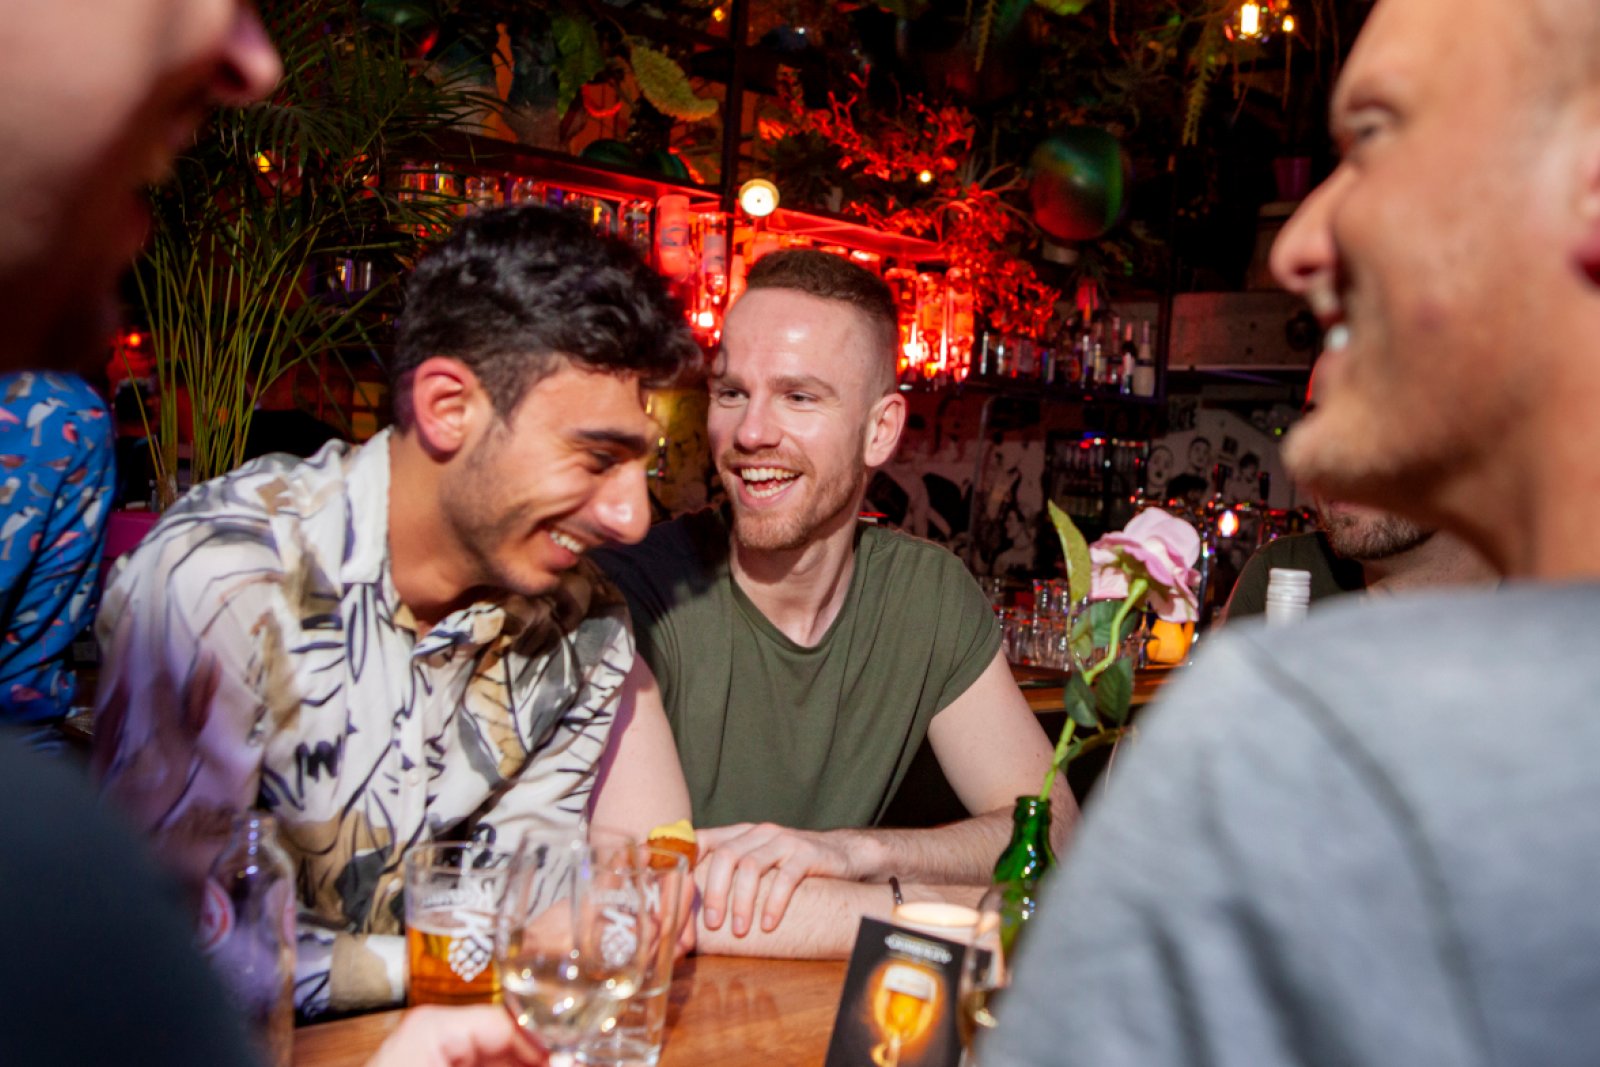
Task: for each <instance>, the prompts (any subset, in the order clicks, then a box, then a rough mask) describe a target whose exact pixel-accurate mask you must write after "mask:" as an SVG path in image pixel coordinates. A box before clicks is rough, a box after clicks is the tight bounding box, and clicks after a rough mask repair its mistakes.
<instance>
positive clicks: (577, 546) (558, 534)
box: [549, 530, 586, 556]
mask: <svg viewBox="0 0 1600 1067" xmlns="http://www.w3.org/2000/svg"><path fill="white" fill-rule="evenodd" d="M549 533H550V540H552V541H554V542H555V543H556V544H558V545H560V546H561V547H562V548H564V549H566V550H567V551H568V552H571V553H572V554H573V555H574V556H581V555H583V552H584V548H585V547H586V546H585V545H584V543H583V542H582V541H580V540H578V539H577V538H576V537H573V536H572V535H571V534H569V533H564V532H562V531H561V530H551V531H549Z"/></svg>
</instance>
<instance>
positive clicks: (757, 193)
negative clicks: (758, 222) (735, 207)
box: [739, 178, 778, 219]
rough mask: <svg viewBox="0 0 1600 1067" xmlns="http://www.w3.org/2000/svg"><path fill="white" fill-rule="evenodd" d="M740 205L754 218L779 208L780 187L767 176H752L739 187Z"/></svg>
mask: <svg viewBox="0 0 1600 1067" xmlns="http://www.w3.org/2000/svg"><path fill="white" fill-rule="evenodd" d="M739 206H740V207H741V208H743V209H744V213H745V214H746V215H749V216H750V217H751V218H753V219H764V218H766V217H767V216H768V215H770V214H772V213H773V212H774V211H776V210H778V187H777V186H776V185H773V184H772V183H771V182H769V181H767V180H766V179H765V178H751V179H750V180H749V181H747V182H745V183H744V184H743V185H741V186H740V187H739Z"/></svg>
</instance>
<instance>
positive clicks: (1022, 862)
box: [994, 797, 1056, 959]
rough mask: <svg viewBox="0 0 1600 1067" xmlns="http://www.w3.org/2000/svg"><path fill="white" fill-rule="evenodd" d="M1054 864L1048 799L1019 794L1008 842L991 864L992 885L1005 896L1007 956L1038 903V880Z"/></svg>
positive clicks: (1002, 928) (1003, 943) (1003, 945)
mask: <svg viewBox="0 0 1600 1067" xmlns="http://www.w3.org/2000/svg"><path fill="white" fill-rule="evenodd" d="M1055 865H1056V856H1055V853H1054V852H1052V851H1050V802H1049V801H1048V800H1041V799H1040V798H1038V797H1018V798H1017V806H1016V809H1015V810H1014V811H1013V812H1012V815H1011V843H1010V844H1009V845H1007V846H1006V848H1005V851H1004V852H1002V853H1000V859H999V860H997V861H996V862H995V865H994V881H995V885H996V886H998V887H999V888H1000V891H1001V893H1002V894H1003V895H1004V897H1005V906H1004V910H1003V912H1002V914H1001V918H1000V946H1001V949H1002V951H1004V952H1005V954H1006V957H1007V958H1008V959H1009V958H1010V956H1011V952H1012V948H1013V946H1014V945H1015V944H1016V940H1017V935H1018V934H1019V933H1020V932H1021V930H1022V927H1023V926H1024V925H1025V924H1026V923H1027V921H1028V920H1029V919H1030V918H1032V917H1033V912H1034V909H1035V908H1036V907H1037V906H1038V900H1039V881H1040V879H1042V878H1043V877H1044V875H1045V873H1046V872H1047V871H1049V870H1050V868H1052V867H1054V866H1055Z"/></svg>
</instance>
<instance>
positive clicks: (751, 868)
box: [695, 823, 875, 937]
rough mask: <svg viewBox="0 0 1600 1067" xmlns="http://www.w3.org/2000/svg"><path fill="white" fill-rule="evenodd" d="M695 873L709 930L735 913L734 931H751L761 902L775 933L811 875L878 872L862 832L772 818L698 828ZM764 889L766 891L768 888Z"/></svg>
mask: <svg viewBox="0 0 1600 1067" xmlns="http://www.w3.org/2000/svg"><path fill="white" fill-rule="evenodd" d="M699 841H700V862H699V863H698V864H697V865H696V868H695V872H696V874H697V875H698V876H699V881H700V888H701V909H702V917H703V918H704V921H705V924H706V927H707V929H711V930H716V929H719V928H721V926H722V924H723V922H724V921H726V920H727V919H729V918H730V917H731V919H732V924H733V935H734V936H735V937H743V936H745V935H746V934H747V933H749V932H750V923H751V918H752V916H753V915H754V914H755V911H756V905H757V903H758V898H760V900H759V902H760V904H761V929H762V931H763V932H765V933H771V932H772V931H773V930H775V929H777V927H778V923H780V922H781V921H783V915H784V912H785V911H786V910H787V909H788V907H789V901H790V899H791V898H792V897H793V896H794V892H795V889H796V888H797V887H798V886H799V885H800V883H801V882H803V881H805V880H806V879H807V878H811V877H826V878H841V879H847V880H850V881H860V880H863V879H866V878H870V877H872V876H873V874H874V873H875V872H874V871H873V870H872V868H871V864H870V861H869V857H868V856H867V855H866V853H867V851H868V849H866V848H864V847H863V846H864V845H866V844H867V842H866V840H865V839H864V838H863V837H862V835H859V834H856V833H854V832H852V831H849V830H829V831H813V830H791V829H787V828H785V827H782V826H774V825H773V824H772V823H735V824H733V825H731V826H719V827H715V828H712V829H709V830H701V831H700V832H699ZM763 890H764V892H763Z"/></svg>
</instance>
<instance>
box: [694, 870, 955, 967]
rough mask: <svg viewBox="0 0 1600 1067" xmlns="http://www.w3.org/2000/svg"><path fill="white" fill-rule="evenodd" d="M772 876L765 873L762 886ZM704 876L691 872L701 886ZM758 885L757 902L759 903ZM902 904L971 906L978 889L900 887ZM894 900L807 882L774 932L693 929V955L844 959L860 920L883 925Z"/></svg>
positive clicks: (828, 882)
mask: <svg viewBox="0 0 1600 1067" xmlns="http://www.w3.org/2000/svg"><path fill="white" fill-rule="evenodd" d="M771 877H772V872H769V874H768V881H769V882H770V879H771ZM703 879H704V875H703V874H700V873H699V872H697V873H696V881H699V882H701V883H702V885H703ZM769 888H770V886H763V887H762V889H761V891H760V893H759V895H758V899H757V903H758V904H760V905H764V904H765V902H766V901H765V898H766V895H767V890H768V889H769ZM901 891H902V892H903V893H904V895H905V898H906V899H907V900H947V901H951V902H954V903H959V904H968V905H973V904H976V903H977V902H978V898H979V897H981V896H982V895H983V889H982V887H979V886H922V885H904V886H902V887H901ZM893 910H894V895H893V893H891V892H890V890H889V887H888V886H887V885H870V884H867V883H864V882H844V881H839V880H838V879H834V878H808V879H807V880H806V882H805V884H804V885H802V886H800V887H799V889H798V890H797V891H795V893H794V895H793V897H792V898H791V899H790V901H789V905H788V908H787V909H786V910H785V912H784V916H783V923H782V925H781V926H779V927H778V928H777V929H776V930H770V931H769V930H761V929H753V930H748V931H746V932H745V933H744V934H742V935H740V934H735V933H734V932H733V930H732V924H731V923H724V924H722V926H720V927H719V928H717V929H711V928H709V927H707V926H706V925H705V923H704V922H703V921H702V922H701V923H700V926H699V930H698V931H697V934H698V942H699V951H700V952H702V953H706V954H711V955H718V956H765V957H769V958H772V959H844V958H845V957H847V956H849V955H850V950H851V949H852V948H854V947H855V943H856V930H857V928H858V927H860V925H861V920H862V919H863V918H872V919H883V920H885V921H887V920H888V918H889V914H890V912H892V911H893Z"/></svg>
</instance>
